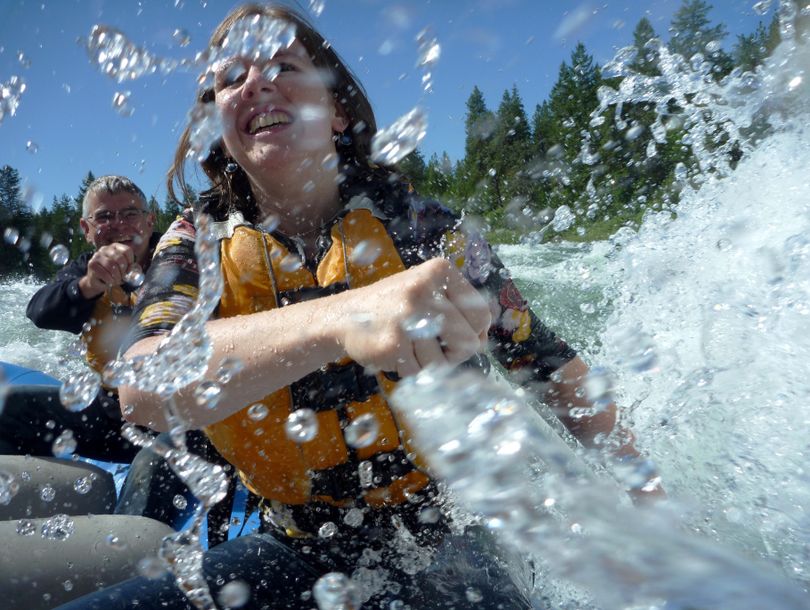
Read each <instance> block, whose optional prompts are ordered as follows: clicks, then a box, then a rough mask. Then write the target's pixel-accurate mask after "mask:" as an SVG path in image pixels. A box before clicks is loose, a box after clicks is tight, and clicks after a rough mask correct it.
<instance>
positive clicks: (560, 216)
mask: <svg viewBox="0 0 810 610" xmlns="http://www.w3.org/2000/svg"><path fill="white" fill-rule="evenodd" d="M575 219H576V217H575V216H574V213H573V212H572V211H571V208H569V207H568V206H567V205H561V206H560V207H558V208H557V210H556V211H555V212H554V220H553V221H552V223H551V228H552V229H554V230H555V231H557V232H558V233H559V232H561V231H565V230H566V229H569V228H571V225H573V224H574V220H575Z"/></svg>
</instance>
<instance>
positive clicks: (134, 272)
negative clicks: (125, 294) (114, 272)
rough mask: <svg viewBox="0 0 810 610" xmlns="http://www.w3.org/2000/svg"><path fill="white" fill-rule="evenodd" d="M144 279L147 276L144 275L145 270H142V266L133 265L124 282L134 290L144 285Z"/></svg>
mask: <svg viewBox="0 0 810 610" xmlns="http://www.w3.org/2000/svg"><path fill="white" fill-rule="evenodd" d="M144 279H145V276H144V274H143V269H141V266H140V265H139V264H138V263H133V264H132V266H130V268H129V271H127V274H126V275H125V276H124V282H126V283H127V284H129V285H130V286H132V287H133V288H139V287H140V286H141V285H142V284H143V281H144Z"/></svg>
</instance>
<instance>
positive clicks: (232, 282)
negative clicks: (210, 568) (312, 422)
mask: <svg viewBox="0 0 810 610" xmlns="http://www.w3.org/2000/svg"><path fill="white" fill-rule="evenodd" d="M217 230H218V231H219V232H220V235H219V236H220V244H221V246H220V254H221V268H222V274H223V279H224V290H223V293H222V297H221V300H220V304H219V309H218V316H219V317H221V318H227V317H231V316H237V315H242V314H248V313H253V312H258V311H266V310H270V309H274V308H276V307H283V306H286V305H289V304H293V303H296V302H299V301H301V300H305V299H308V298H312V297H314V296H319V295H320V296H322V295H323V294H330V293H334V292H337V291H339V290H340V289H351V288H359V287H361V286H366V285H368V284H371V283H373V282H375V281H377V280H379V279H381V278H383V277H386V276H389V275H392V274H394V273H397V272H400V271H403V270H404V269H405V265H404V263H403V262H402V259H401V257H400V255H399V253H398V251H397V249H396V246H395V245H394V242H393V240H392V239H391V237H390V236H389V234H388V232H387V231H386V228H385V226H384V225H383V223H382V222H380V221H379V220H378V219H377V218H375V217H374V216H373V214H372V213H371V212H370V211H369V210H366V209H356V210H352V211H350V212H348V213H347V214H346V215H345V216H344V217H343V218H341V219H340V220H338V221H337V222H336V223H335V224H334V225H333V226H332V228H331V233H330V235H331V246H330V247H329V249H328V251H327V252H326V254H325V256H324V257H323V258H322V260H321V262H320V263H319V264H318V266H317V269H316V272H315V274H314V275H313V273H311V272H310V271H309V270H308V269H306V268H305V267H303V266H301V265H300V264H291V261H295V258H292V257H294V256H295V255H294V254H292V253H291V252H290V251H289V250H288V248H286V247H285V246H284V245H283V244H282V243H281V241H280V240H278V239H276V238H274V237H273V236H271V235H270V234H268V233H265V232H263V231H260V230H257V229H255V228H254V227H252V226H251V225H248V224H247V223H245V222H244V221H243V220H242V219H241V217H240V216H238V215H234V216H231V217H230V219H229V220H228V221H226V222H223V223H218V226H217ZM394 386H395V383H394V382H393V381H391V380H390V379H388V378H387V377H386V376H385V375H383V374H378V375H376V376H371V375H367V374H366V373H365V372H364V371H363V369H362V367H360V366H359V365H358V364H356V363H355V362H353V361H351V360H349V359H344V360H343V361H341V362H336V363H332V364H330V365H328V366H325V367H323V368H322V369H321V370H318V371H316V372H314V373H311V374H310V375H307V376H306V377H304V378H303V379H301V380H299V381H297V382H295V383H294V384H292V385H291V386H287V387H284V388H282V389H279V390H277V391H275V392H273V393H272V394H270V395H269V396H266V397H265V398H264V399H262V400H261V401H260V402H261V404H262V405H264V407H265V408H266V410H267V415H266V417H264V418H263V419H261V420H260V421H255V420H254V419H252V418H251V416H250V414H249V408H250V405H246V406H245V408H244V409H242V410H241V411H239V412H237V413H235V414H233V415H231V416H230V417H228V418H226V419H224V420H223V421H220V422H218V423H216V424H213V425H211V426H208V427H207V428H206V430H205V431H206V433H207V434H208V436H209V438H210V439H211V441H212V443H213V444H214V445H215V446H216V448H217V450H218V451H219V452H220V453H221V454H222V456H223V457H225V459H227V460H228V461H229V462H230V463H231V464H233V465H234V466H235V467H236V468H237V469H238V471H239V473H240V476H241V477H242V480H243V481H244V483H245V485H246V486H247V487H248V488H249V489H250V490H251V491H252V492H253V493H255V494H257V495H259V496H262V497H264V498H266V499H268V500H274V501H277V502H281V503H284V504H292V505H301V504H307V503H310V502H325V503H328V504H332V505H337V506H341V505H344V504H347V503H350V502H353V501H355V500H357V499H360V498H362V499H363V500H364V501H365V502H366V503H367V504H368V505H370V506H381V505H387V504H399V503H402V502H404V501H405V500H406V497H407V496H408V495H409V494H411V493H416V492H417V491H419V490H421V489H423V488H424V487H425V486H426V485H427V484H428V483H429V478H428V476H427V475H426V474H424V473H423V472H422V471H421V470H420V468H421V467H422V466H423V465H424V463H423V462H422V461H421V460H420V459H419V458H418V456H416V454H415V453H414V452H413V450H412V448H411V447H409V445H408V442H407V433H406V432H405V430H404V429H403V427H402V422H399V421H398V420H397V418H396V416H395V414H394V413H393V412H392V411H391V409H390V407H389V406H388V404H387V402H386V400H385V396H386V395H387V394H388V393H389V392H391V391H392V390H393V388H394ZM301 408H310V409H312V410H313V411H315V413H316V417H317V422H318V430H317V434H316V435H315V436H314V438H313V439H312V440H310V441H307V442H302V443H297V442H295V441H293V440H291V439H289V438H288V437H287V435H286V432H285V422H286V421H287V418H288V416H289V415H290V414H291V413H292V412H293V411H295V410H297V409H301ZM256 409H258V407H254V409H253V411H252V412H253V413H255V411H256ZM364 414H372V415H373V416H374V418H375V419H376V421H377V424H378V425H379V432H378V434H377V437H376V439H375V440H374V442H373V443H372V444H371V445H370V446H367V447H362V448H353V447H351V446H350V445H349V444H348V443H347V442H346V439H345V438H344V435H343V431H344V429H345V427H346V426H347V425H348V424H350V423H351V422H352V421H354V420H355V419H357V418H358V417H360V416H362V415H364Z"/></svg>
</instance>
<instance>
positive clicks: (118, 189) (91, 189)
mask: <svg viewBox="0 0 810 610" xmlns="http://www.w3.org/2000/svg"><path fill="white" fill-rule="evenodd" d="M100 193H106V194H108V195H119V194H121V193H129V194H130V195H135V197H137V198H138V200H139V201H140V202H141V207H142V208H143V209H144V210H147V209H148V208H147V203H146V195H144V194H143V191H142V190H141V189H139V188H138V185H136V184H135V183H134V182H133V181H132V180H130V179H129V178H127V177H125V176H101V177H100V178H96V179H95V180H93V182H91V183H90V186H88V187H87V192H85V194H84V199H82V216H83V217H84V218H87V216H88V215H89V214H90V195H98V194H100Z"/></svg>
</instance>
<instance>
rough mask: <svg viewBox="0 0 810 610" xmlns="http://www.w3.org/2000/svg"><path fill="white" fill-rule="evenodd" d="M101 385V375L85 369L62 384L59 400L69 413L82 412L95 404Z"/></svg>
mask: <svg viewBox="0 0 810 610" xmlns="http://www.w3.org/2000/svg"><path fill="white" fill-rule="evenodd" d="M100 384H101V378H100V377H99V374H98V373H96V372H95V371H93V370H91V369H85V370H84V371H83V372H81V373H76V374H74V375H71V376H70V377H68V379H67V381H65V382H64V383H63V384H62V387H61V388H59V400H60V401H61V402H62V405H64V407H65V408H66V409H67V410H68V411H72V412H74V413H75V412H78V411H81V410H82V409H84V408H86V407H87V406H88V405H89V404H90V403H91V402H93V399H94V398H95V397H96V395H97V394H98V392H99V389H100V388H101V385H100Z"/></svg>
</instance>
